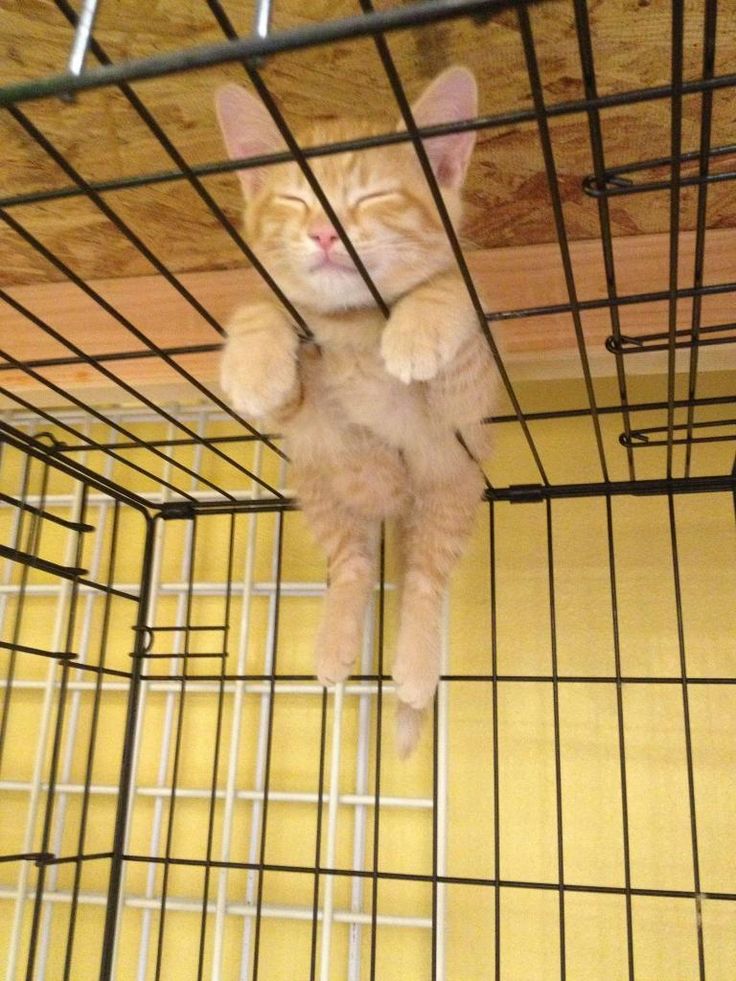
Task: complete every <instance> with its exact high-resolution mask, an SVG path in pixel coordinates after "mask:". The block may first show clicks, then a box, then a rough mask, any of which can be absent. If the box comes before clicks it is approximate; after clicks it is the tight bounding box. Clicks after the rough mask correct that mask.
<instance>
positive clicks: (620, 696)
mask: <svg viewBox="0 0 736 981" xmlns="http://www.w3.org/2000/svg"><path fill="white" fill-rule="evenodd" d="M606 530H607V537H608V570H609V576H610V581H611V618H612V627H613V656H614V663H615V670H616V714H617V719H618V754H619V772H620V775H621V834H622V839H623V850H624V888H625V890H626V895H625V899H626V958H627V964H628V969H629V981H635V977H636V975H635V972H634V925H633V916H632V908H631V852H630V846H629V796H628V788H627V783H626V726H625V722H624V693H623V685H622V682H621V638H620V636H619V624H618V588H617V582H616V550H615V547H614V537H613V511H612V507H611V498H610V496H607V497H606Z"/></svg>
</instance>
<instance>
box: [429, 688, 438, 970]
mask: <svg viewBox="0 0 736 981" xmlns="http://www.w3.org/2000/svg"><path fill="white" fill-rule="evenodd" d="M438 729H439V726H438V720H437V699H436V697H435V699H434V701H433V703H432V950H431V956H432V960H431V964H432V970H431V975H430V976H431V978H432V981H437V930H438V924H437V812H438V810H439V807H438V803H437V798H438V786H437V785H438V774H437V755H438V754H437V742H438V739H437V737H438Z"/></svg>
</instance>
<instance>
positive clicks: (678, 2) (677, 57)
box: [667, 0, 685, 479]
mask: <svg viewBox="0 0 736 981" xmlns="http://www.w3.org/2000/svg"><path fill="white" fill-rule="evenodd" d="M684 20H685V10H684V4H683V0H673V3H672V102H671V116H670V118H671V133H670V159H671V161H672V168H671V169H672V178H671V185H670V262H669V265H670V269H669V303H668V316H667V321H668V329H669V349H668V351H667V403H668V404H667V478H668V479H669V478H671V477H672V475H673V474H672V464H673V459H672V455H673V454H672V450H673V442H672V441H673V439H674V425H675V406H674V402H675V364H676V356H677V352H676V348H675V343H676V340H677V278H678V270H677V265H678V259H679V255H680V249H679V246H680V154H681V152H682V71H683V38H684V30H685V26H684Z"/></svg>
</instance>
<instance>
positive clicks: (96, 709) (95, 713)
mask: <svg viewBox="0 0 736 981" xmlns="http://www.w3.org/2000/svg"><path fill="white" fill-rule="evenodd" d="M113 507H114V510H113V518H112V527H111V530H110V551H109V553H108V554H109V559H108V564H107V586H108V587H110V588H112V584H113V582H114V579H115V559H116V556H117V549H118V533H119V530H120V503H119V502H118V501H116V502H115V504H114V506H113ZM111 611H112V597H111V594H110V593H107V595H106V596H105V605H104V609H103V613H102V627H101V632H100V647H99V667H100V668H104V667H105V660H106V656H107V643H108V638H109V633H110V622H111ZM103 677H104V676H103V673H102V671H100V672H99V673H98V674H97V677H96V679H95V687H94V695H93V702H92V718H91V720H90V731H89V740H88V743H87V759H86V762H85V770H84V791H83V793H82V809H81V813H80V816H79V833H78V835H77V853H78V855H79V856H82V855H84V846H85V841H86V836H87V821H88V817H89V805H90V800H91V794H90V787H91V784H92V769H93V767H94V762H95V751H96V748H97V736H98V726H99V718H100V705H101V701H102V681H103ZM110 857H111V858H112V855H110ZM81 879H82V859H81V858H80V860H79V861H77V862H76V863H75V868H74V881H73V882H72V891H71V903H70V909H69V925H68V927H67V937H66V952H65V957H64V981H68V979H70V978H71V977H72V973H71V970H72V953H73V950H74V939H75V928H76V919H77V909H78V905H79V889H80V885H81Z"/></svg>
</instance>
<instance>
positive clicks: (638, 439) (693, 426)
mask: <svg viewBox="0 0 736 981" xmlns="http://www.w3.org/2000/svg"><path fill="white" fill-rule="evenodd" d="M719 426H732V427H734V431H733V432H732V433H722V434H721V435H714V436H693V435H692V432H693V430H700V431H701V432H702V430H703V429H718V427H719ZM676 432H687V434H688V435H687V437H686V438H685V439H673V438H672V434H673V433H676ZM656 433H667V434H668V437H667V439H650V436H651V435H653V434H656ZM733 440H736V419H712V420H709V421H707V422H693V421H692V420H691V421H690V422H688V423H681V424H679V425H676V426H647V427H646V428H644V429H632V430H631V432H630V433H628V434H627V433H621V434H620V435H619V438H618V441H619V443H621V445H622V446H631V447H633V448H634V449H647V448H649V447H651V446H667V445H668V444H671V445H673V446H687V445H691V444H693V443H726V442H730V441H733ZM629 441H630V442H629Z"/></svg>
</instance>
